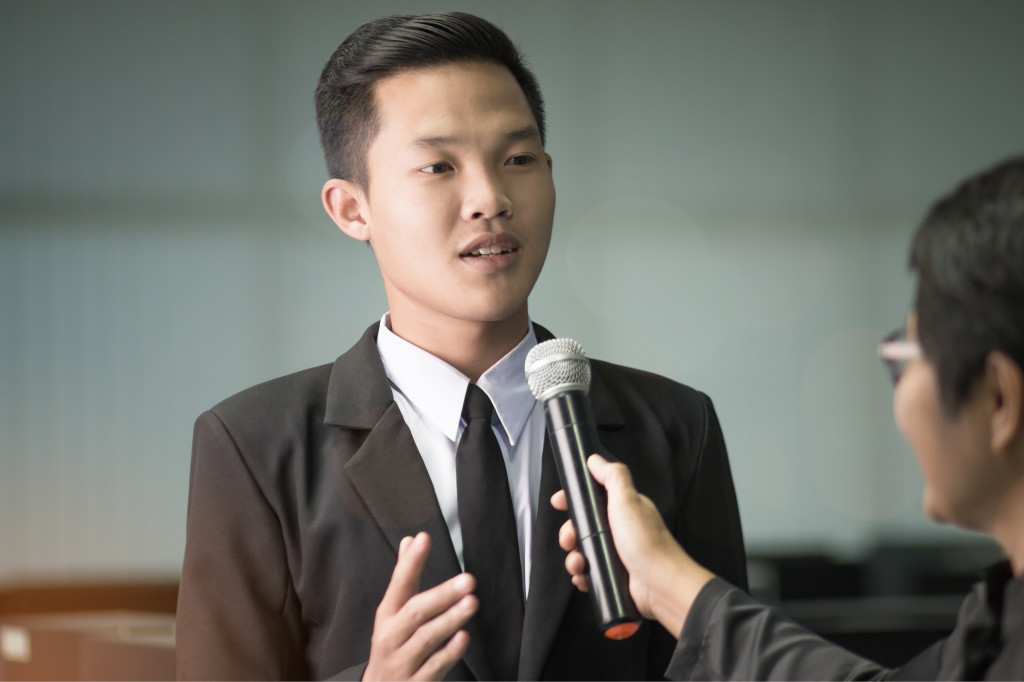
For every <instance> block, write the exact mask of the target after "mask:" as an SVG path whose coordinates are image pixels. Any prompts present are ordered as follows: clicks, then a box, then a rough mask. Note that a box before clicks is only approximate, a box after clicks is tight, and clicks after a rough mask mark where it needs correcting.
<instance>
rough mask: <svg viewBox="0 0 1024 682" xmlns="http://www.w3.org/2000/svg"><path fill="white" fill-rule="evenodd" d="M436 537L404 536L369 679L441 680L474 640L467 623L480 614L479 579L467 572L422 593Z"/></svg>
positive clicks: (380, 610)
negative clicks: (431, 540)
mask: <svg viewBox="0 0 1024 682" xmlns="http://www.w3.org/2000/svg"><path fill="white" fill-rule="evenodd" d="M429 551H430V538H429V536H428V535H427V534H426V533H420V534H418V535H417V536H416V537H414V538H403V539H402V541H401V542H400V543H399V547H398V561H397V563H396V564H395V570H394V572H393V573H392V575H391V582H390V583H389V584H388V587H387V590H386V591H385V593H384V597H383V599H381V603H380V605H379V606H378V607H377V614H376V617H375V619H374V625H373V634H372V636H371V640H370V660H369V661H368V663H367V666H366V671H365V673H364V679H366V680H375V679H386V680H395V679H440V678H441V677H443V676H444V675H445V673H447V672H448V670H449V669H450V668H451V667H452V666H453V665H454V664H455V663H456V661H458V660H459V658H460V657H461V656H462V654H463V653H464V652H465V649H466V646H468V643H469V635H468V634H467V633H466V632H464V631H462V630H461V628H462V627H463V626H464V625H465V624H466V622H467V621H468V620H469V619H470V618H471V617H472V616H473V614H474V613H476V611H477V609H478V608H479V601H478V600H477V598H476V596H475V595H473V594H471V593H472V591H473V590H474V589H475V588H476V579H475V578H474V577H473V576H472V575H470V574H468V573H462V574H460V575H457V576H455V577H454V578H450V579H449V580H446V581H445V582H443V583H441V584H440V585H437V586H435V587H432V588H431V589H429V590H425V591H423V592H418V590H419V586H420V577H421V574H422V572H423V566H424V565H425V563H426V558H427V554H428V553H429Z"/></svg>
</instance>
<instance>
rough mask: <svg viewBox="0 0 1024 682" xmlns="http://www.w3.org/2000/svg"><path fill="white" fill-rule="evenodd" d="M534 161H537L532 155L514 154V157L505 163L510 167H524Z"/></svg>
mask: <svg viewBox="0 0 1024 682" xmlns="http://www.w3.org/2000/svg"><path fill="white" fill-rule="evenodd" d="M536 160H537V159H536V157H534V155H533V154H516V155H515V156H513V157H512V158H510V159H509V160H508V161H507V163H508V165H510V166H525V165H527V164H530V163H533V162H534V161H536Z"/></svg>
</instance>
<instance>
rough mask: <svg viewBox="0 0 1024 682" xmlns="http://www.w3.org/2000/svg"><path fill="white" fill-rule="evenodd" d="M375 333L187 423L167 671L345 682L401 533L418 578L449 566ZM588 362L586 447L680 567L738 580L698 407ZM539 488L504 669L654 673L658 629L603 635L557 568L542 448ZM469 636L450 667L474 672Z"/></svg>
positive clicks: (559, 556) (726, 495)
mask: <svg viewBox="0 0 1024 682" xmlns="http://www.w3.org/2000/svg"><path fill="white" fill-rule="evenodd" d="M536 331H537V336H538V338H539V339H541V340H545V339H548V338H551V334H550V333H549V332H547V331H546V330H544V329H543V328H541V327H539V326H537V327H536ZM376 333H377V325H374V326H372V327H370V328H369V329H368V330H367V332H366V333H365V334H364V335H363V337H362V338H361V339H360V341H359V342H358V343H357V344H356V345H355V346H354V347H353V348H352V349H351V350H349V351H348V352H347V353H345V354H344V355H342V356H341V357H339V358H338V359H337V360H336V361H335V362H334V364H333V365H325V366H322V367H317V368H314V369H310V370H306V371H303V372H299V373H297V374H292V375H290V376H286V377H282V378H279V379H275V380H273V381H270V382H267V383H264V384H260V385H258V386H255V387H253V388H250V389H248V390H246V391H243V392H242V393H240V394H238V395H236V396H234V397H232V398H229V399H228V400H226V401H224V402H222V403H221V404H219V405H217V406H216V407H214V408H213V409H212V410H210V411H208V412H206V413H204V414H203V415H201V416H200V417H199V419H198V420H197V421H196V425H195V436H194V441H193V452H192V471H191V481H190V490H189V503H188V521H187V536H186V547H185V559H184V566H183V568H182V575H181V587H180V592H179V598H178V613H177V642H178V645H177V658H178V676H179V677H180V678H201V679H226V678H253V679H277V678H302V679H314V678H328V677H351V678H357V677H359V676H360V675H361V674H362V670H363V667H364V666H365V662H366V661H367V659H368V657H369V651H370V635H371V632H372V628H373V620H374V614H375V612H376V609H377V606H378V604H379V603H380V600H381V598H382V596H383V594H384V590H385V588H386V587H387V584H388V581H389V579H390V577H391V571H392V570H393V568H394V565H395V561H396V557H397V550H398V544H399V541H400V540H401V539H402V537H404V536H406V535H411V534H414V533H416V532H418V531H421V530H424V531H427V532H428V533H430V536H431V538H432V540H433V548H432V550H431V553H430V557H429V559H428V561H427V565H426V567H425V569H424V575H423V580H422V587H423V588H424V589H426V588H428V587H431V586H433V585H436V584H438V583H440V582H442V581H444V580H446V579H448V578H449V577H451V576H453V575H456V574H457V573H458V572H459V571H460V568H459V563H458V559H457V558H456V555H455V551H454V549H453V547H452V544H451V539H450V536H449V534H448V528H447V526H446V525H445V522H444V519H443V518H442V516H441V513H440V509H439V506H438V503H437V499H436V498H435V496H434V490H433V486H432V484H431V481H430V477H429V475H428V474H427V470H426V468H425V467H424V465H423V461H422V460H421V459H420V456H419V453H418V451H417V449H416V446H415V444H414V442H413V439H412V434H411V433H410V431H409V429H408V427H407V426H406V424H405V422H404V421H403V419H402V414H401V412H400V411H399V409H398V406H397V405H396V404H395V402H394V400H393V398H392V393H391V388H390V386H389V384H388V381H387V378H386V376H385V373H384V368H383V365H382V364H381V361H380V357H379V355H378V353H377V347H376ZM592 368H593V381H592V384H591V389H590V397H591V401H592V405H593V411H594V415H595V418H596V420H597V422H598V432H599V435H600V438H601V441H602V443H603V445H604V446H605V447H606V449H607V450H608V451H610V452H611V453H613V454H614V455H616V456H617V457H619V458H620V459H621V460H623V461H624V462H626V463H627V464H628V465H629V467H630V468H631V470H632V472H633V476H634V478H635V481H636V484H637V486H638V488H639V489H640V490H641V491H642V492H644V493H646V494H647V495H648V496H650V497H651V498H652V499H653V500H654V502H655V504H656V505H657V506H658V508H659V509H660V510H661V512H662V514H663V515H664V517H665V519H666V521H667V523H668V524H669V527H670V528H672V530H673V532H674V533H675V536H676V537H677V538H678V539H679V541H680V542H681V543H682V544H683V545H684V546H685V547H687V549H688V550H689V551H690V553H691V554H692V555H693V556H694V558H695V559H696V560H697V561H700V562H701V563H702V564H704V565H705V566H707V567H708V568H709V569H711V570H712V571H714V572H716V573H718V574H719V575H722V576H724V577H726V578H727V579H728V580H730V581H732V582H733V583H734V584H739V585H745V584H746V568H745V556H744V551H743V540H742V534H741V531H740V521H739V514H738V510H737V505H736V497H735V493H734V491H733V485H732V477H731V474H730V471H729V463H728V459H727V457H726V451H725V444H724V441H723V439H722V433H721V429H720V427H719V425H718V421H717V418H716V416H715V413H714V410H713V408H712V405H711V401H710V400H709V399H708V398H707V396H705V395H704V394H702V393H699V392H697V391H694V390H693V389H690V388H687V387H685V386H682V385H680V384H678V383H676V382H673V381H670V380H668V379H665V378H662V377H658V376H655V375H653V374H649V373H646V372H640V371H637V370H633V369H628V368H625V367H620V366H616V365H611V364H608V363H604V362H598V361H595V362H593V363H592ZM541 481H542V482H541V493H540V502H539V507H538V512H537V519H536V529H535V538H534V545H533V548H532V552H533V554H532V558H533V568H532V574H531V581H530V592H529V598H528V600H527V603H526V614H525V620H524V626H523V639H522V649H521V654H520V664H519V675H520V679H646V678H651V679H660V678H661V677H662V676H663V675H664V673H665V670H666V668H667V666H668V662H669V660H670V658H671V655H672V652H673V649H674V646H675V641H674V639H673V637H672V636H671V635H669V634H668V633H667V632H665V631H664V630H663V629H662V628H661V627H660V626H658V625H656V624H651V623H645V624H644V625H643V627H642V628H641V630H640V631H639V632H638V633H637V634H636V635H634V636H633V637H632V638H630V639H627V640H624V641H619V642H615V641H610V640H607V639H605V638H604V637H603V636H602V635H601V634H600V632H599V631H598V629H597V627H596V625H595V618H594V613H593V607H592V605H591V603H590V602H589V601H588V599H589V596H588V595H586V594H582V593H578V592H577V591H576V590H575V589H574V588H573V587H572V585H571V583H570V581H569V578H568V575H567V574H566V573H565V570H564V567H563V561H564V553H563V552H562V550H561V549H560V548H559V547H558V542H557V532H558V528H559V527H560V526H561V524H562V522H563V521H564V520H565V518H566V517H565V515H564V514H563V513H562V512H556V511H555V510H554V509H552V508H551V506H550V505H549V504H548V498H549V497H550V495H551V494H552V493H553V492H554V491H556V490H557V489H558V488H559V484H558V477H557V473H556V471H555V468H554V460H553V459H552V456H551V451H550V446H549V445H547V444H545V450H544V455H543V465H542V474H541ZM470 625H471V626H470V628H469V632H470V635H471V638H472V635H473V632H474V630H473V628H472V623H471V624H470ZM477 641H478V640H477V639H476V638H473V641H472V642H471V644H470V646H469V650H468V651H467V652H466V655H465V656H464V658H463V660H462V661H461V662H460V663H459V664H458V665H456V666H455V667H454V668H453V669H452V671H451V672H450V673H449V677H450V678H452V679H472V678H473V677H476V678H477V679H487V678H488V677H490V671H489V669H488V667H487V664H486V662H485V660H484V658H483V656H482V652H481V649H480V647H479V646H478V644H477Z"/></svg>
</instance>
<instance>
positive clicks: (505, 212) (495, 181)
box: [462, 172, 512, 222]
mask: <svg viewBox="0 0 1024 682" xmlns="http://www.w3.org/2000/svg"><path fill="white" fill-rule="evenodd" d="M462 217H463V219H464V220H466V221H467V222H468V221H475V220H492V219H494V218H499V217H500V218H511V217H512V199H511V197H510V196H509V193H508V190H507V189H506V187H505V185H504V183H503V182H502V180H501V178H500V177H499V175H498V174H497V173H493V172H491V173H488V172H480V173H474V174H473V175H472V177H471V179H470V180H469V182H468V184H467V187H466V194H465V199H464V201H463V204H462Z"/></svg>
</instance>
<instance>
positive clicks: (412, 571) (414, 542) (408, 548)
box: [378, 533, 430, 615]
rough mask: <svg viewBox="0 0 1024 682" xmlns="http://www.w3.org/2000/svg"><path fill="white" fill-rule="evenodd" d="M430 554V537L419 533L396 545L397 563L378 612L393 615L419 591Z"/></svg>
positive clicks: (403, 539)
mask: <svg viewBox="0 0 1024 682" xmlns="http://www.w3.org/2000/svg"><path fill="white" fill-rule="evenodd" d="M429 553H430V536H429V535H427V534H426V533H419V534H418V535H416V537H414V538H402V541H401V542H400V543H399V545H398V562H397V563H396V564H395V570H394V571H393V572H392V573H391V582H390V583H388V589H387V591H386V592H384V598H383V599H381V601H380V606H379V607H378V611H383V612H384V614H386V615H391V614H395V613H397V612H398V610H399V609H401V608H402V606H403V605H404V604H405V603H406V602H407V601H409V599H410V598H411V597H412V596H413V595H414V594H416V593H417V592H418V591H419V589H420V575H422V573H423V566H424V565H426V563H427V555H428V554H429Z"/></svg>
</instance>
